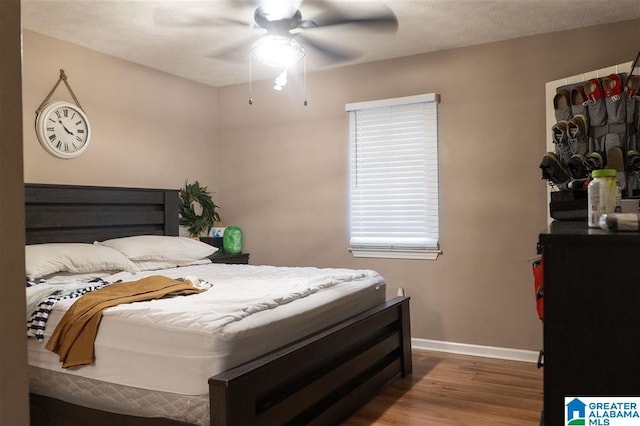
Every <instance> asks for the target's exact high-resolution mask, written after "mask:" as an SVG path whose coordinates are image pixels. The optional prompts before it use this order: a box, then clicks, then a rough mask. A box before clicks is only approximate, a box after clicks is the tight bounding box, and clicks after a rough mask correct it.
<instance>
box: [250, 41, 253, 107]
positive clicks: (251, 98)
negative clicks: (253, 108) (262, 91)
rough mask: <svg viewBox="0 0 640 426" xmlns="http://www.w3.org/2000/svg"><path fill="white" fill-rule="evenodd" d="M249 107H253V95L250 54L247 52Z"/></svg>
mask: <svg viewBox="0 0 640 426" xmlns="http://www.w3.org/2000/svg"><path fill="white" fill-rule="evenodd" d="M249 105H253V93H252V87H251V52H249Z"/></svg>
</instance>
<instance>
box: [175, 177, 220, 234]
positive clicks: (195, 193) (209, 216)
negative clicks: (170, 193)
mask: <svg viewBox="0 0 640 426" xmlns="http://www.w3.org/2000/svg"><path fill="white" fill-rule="evenodd" d="M217 208H219V206H217V205H216V204H215V203H214V202H213V198H211V194H210V193H209V191H208V190H207V187H206V186H200V183H199V182H198V181H195V183H189V181H187V182H186V183H185V185H184V188H182V189H180V193H179V194H178V213H179V214H180V222H179V223H180V225H183V226H186V227H187V231H188V232H189V235H190V236H191V237H200V236H201V235H205V236H206V235H208V234H209V231H211V228H213V224H214V222H220V215H219V214H218V211H217V210H216V209H217Z"/></svg>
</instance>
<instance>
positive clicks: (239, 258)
mask: <svg viewBox="0 0 640 426" xmlns="http://www.w3.org/2000/svg"><path fill="white" fill-rule="evenodd" d="M209 259H211V262H213V263H234V264H240V263H242V264H248V263H249V253H238V254H227V253H225V252H223V251H222V250H218V251H217V252H215V253H213V254H212V255H211V256H209Z"/></svg>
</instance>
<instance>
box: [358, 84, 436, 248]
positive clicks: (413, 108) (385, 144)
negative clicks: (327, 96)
mask: <svg viewBox="0 0 640 426" xmlns="http://www.w3.org/2000/svg"><path fill="white" fill-rule="evenodd" d="M346 110H347V111H349V116H350V132H349V133H350V137H349V139H350V163H349V168H350V232H351V236H350V246H351V247H350V248H351V251H352V253H353V254H354V256H363V257H402V258H420V259H425V258H427V259H428V258H430V259H435V258H436V257H437V254H438V252H439V249H438V234H439V221H438V129H437V124H438V108H437V96H436V95H435V94H428V95H419V96H410V97H406V98H395V99H387V100H383V101H373V102H361V103H355V104H347V106H346Z"/></svg>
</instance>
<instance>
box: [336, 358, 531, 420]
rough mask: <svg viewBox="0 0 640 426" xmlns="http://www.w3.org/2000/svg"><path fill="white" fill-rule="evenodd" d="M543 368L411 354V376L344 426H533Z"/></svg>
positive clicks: (389, 389)
mask: <svg viewBox="0 0 640 426" xmlns="http://www.w3.org/2000/svg"><path fill="white" fill-rule="evenodd" d="M541 410H542V369H538V368H536V364H534V363H525V362H517V361H504V360H498V359H492V358H480V357H473V356H466V355H455V354H447V353H442V352H427V351H418V350H414V351H413V374H412V375H411V376H410V377H405V378H400V379H397V380H396V381H394V382H393V383H391V384H390V385H389V386H387V387H386V388H385V389H384V390H383V391H382V392H381V393H380V394H379V395H378V396H376V397H375V398H374V399H373V400H371V401H370V402H369V403H368V404H367V405H365V406H364V407H363V408H361V409H360V410H359V411H358V412H357V413H356V414H354V415H353V416H352V417H350V418H349V419H348V420H347V421H346V422H344V423H343V425H344V426H361V425H403V426H404V425H421V426H436V425H437V426H444V425H456V426H464V425H470V426H471V425H473V426H485V425H487V426H488V425H492V426H496V425H518V426H527V425H531V426H537V425H539V424H540V411H541Z"/></svg>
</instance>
